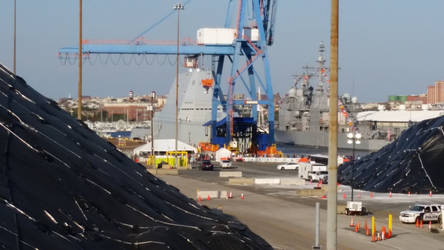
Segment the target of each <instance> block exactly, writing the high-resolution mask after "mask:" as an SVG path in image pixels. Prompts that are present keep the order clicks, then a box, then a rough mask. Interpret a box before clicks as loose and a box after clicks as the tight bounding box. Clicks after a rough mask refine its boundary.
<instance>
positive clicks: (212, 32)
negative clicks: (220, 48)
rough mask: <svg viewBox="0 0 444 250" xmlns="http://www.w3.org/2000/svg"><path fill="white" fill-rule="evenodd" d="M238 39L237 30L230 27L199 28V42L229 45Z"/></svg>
mask: <svg viewBox="0 0 444 250" xmlns="http://www.w3.org/2000/svg"><path fill="white" fill-rule="evenodd" d="M235 39H236V30H235V29H228V28H201V29H198V30H197V44H203V45H229V44H233V42H234V40H235Z"/></svg>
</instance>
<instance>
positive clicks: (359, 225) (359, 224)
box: [357, 221, 361, 230]
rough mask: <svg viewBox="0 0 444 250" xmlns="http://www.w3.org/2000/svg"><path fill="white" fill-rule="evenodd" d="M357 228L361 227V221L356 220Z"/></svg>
mask: <svg viewBox="0 0 444 250" xmlns="http://www.w3.org/2000/svg"><path fill="white" fill-rule="evenodd" d="M357 225H358V230H359V229H360V228H361V222H360V221H358V224H357Z"/></svg>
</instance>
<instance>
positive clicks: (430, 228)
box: [429, 221, 432, 232]
mask: <svg viewBox="0 0 444 250" xmlns="http://www.w3.org/2000/svg"><path fill="white" fill-rule="evenodd" d="M431 231H432V221H429V232H431Z"/></svg>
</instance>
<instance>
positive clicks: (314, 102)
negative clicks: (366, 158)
mask: <svg viewBox="0 0 444 250" xmlns="http://www.w3.org/2000/svg"><path fill="white" fill-rule="evenodd" d="M324 52H325V46H324V44H323V43H321V44H320V46H319V56H318V59H317V66H315V67H309V66H304V67H303V69H304V71H303V74H301V75H297V76H295V83H294V85H293V86H292V87H291V88H290V90H289V91H288V93H287V95H286V96H285V97H284V98H283V99H282V102H281V104H280V110H279V120H278V124H277V128H276V131H275V140H276V142H279V143H291V144H296V145H302V146H312V147H327V146H328V124H329V119H328V118H329V116H328V112H329V102H328V100H329V88H328V68H327V67H325V62H326V59H325V56H324ZM313 81H316V82H317V84H316V85H313V84H312V82H313ZM339 100H340V102H339V103H338V105H339V108H340V112H339V114H338V123H339V124H338V125H339V131H338V132H339V135H338V147H339V148H351V147H352V145H350V144H347V136H346V135H347V133H349V132H351V131H359V132H360V133H362V134H363V135H364V134H365V135H368V134H370V131H369V130H370V129H371V126H369V124H367V125H366V126H360V125H359V124H358V121H357V119H356V113H358V112H359V111H360V106H359V104H358V103H357V101H356V98H351V97H350V96H349V95H344V96H341V97H340V98H339ZM387 143H389V142H388V141H387V140H386V139H385V138H384V137H378V138H370V137H366V138H363V139H362V143H361V144H359V145H355V148H357V149H360V150H369V151H374V150H377V149H379V148H381V147H382V146H384V145H386V144H387Z"/></svg>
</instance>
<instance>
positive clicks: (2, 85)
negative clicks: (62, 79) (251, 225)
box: [0, 64, 271, 250]
mask: <svg viewBox="0 0 444 250" xmlns="http://www.w3.org/2000/svg"><path fill="white" fill-rule="evenodd" d="M0 171H1V172H0V249H181V250H182V249H221V250H229V249H271V246H270V245H269V244H267V243H266V242H265V241H264V240H263V239H262V238H260V237H259V236H257V235H255V234H254V233H252V232H251V231H250V230H249V229H248V228H247V227H246V226H245V225H243V224H241V223H240V222H238V221H236V220H235V219H233V218H232V217H231V216H228V215H225V214H222V213H218V212H216V211H215V210H211V209H208V208H206V207H202V206H200V205H199V204H197V203H196V202H195V201H193V200H191V199H189V198H187V197H185V196H184V195H182V194H181V193H180V192H179V190H178V189H176V188H174V187H172V186H170V185H167V184H166V183H164V182H163V181H161V180H159V179H158V178H156V177H155V176H152V175H150V174H149V173H147V171H146V170H145V169H144V168H143V167H142V166H141V165H138V164H136V163H134V162H132V161H131V160H130V159H128V158H127V157H126V156H125V155H123V154H122V153H120V152H119V151H118V150H116V148H115V147H114V146H113V145H112V144H110V143H108V142H106V141H105V140H102V139H101V138H99V137H98V136H97V135H96V134H95V133H94V132H93V131H91V130H90V129H88V128H87V126H86V125H85V124H84V123H82V122H79V121H77V120H75V119H73V118H72V117H71V116H70V115H69V114H68V113H66V112H64V111H63V110H61V109H60V108H59V107H58V106H57V104H56V103H55V102H54V101H52V100H50V99H48V98H46V97H44V96H42V95H40V94H39V93H38V92H36V91H35V90H33V89H32V88H31V87H29V86H28V85H27V84H26V83H25V81H24V80H23V79H21V78H20V77H18V76H14V75H13V74H12V73H11V72H9V71H8V70H7V69H6V68H5V67H3V66H2V65H1V64H0Z"/></svg>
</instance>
